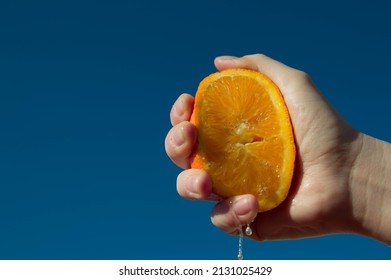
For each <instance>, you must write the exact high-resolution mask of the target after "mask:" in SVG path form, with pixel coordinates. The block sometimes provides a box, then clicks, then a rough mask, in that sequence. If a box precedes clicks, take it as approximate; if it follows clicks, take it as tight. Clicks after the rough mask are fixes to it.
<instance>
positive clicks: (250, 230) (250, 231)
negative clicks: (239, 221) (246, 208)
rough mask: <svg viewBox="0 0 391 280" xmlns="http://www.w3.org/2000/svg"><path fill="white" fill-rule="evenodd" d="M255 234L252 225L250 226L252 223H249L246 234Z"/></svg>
mask: <svg viewBox="0 0 391 280" xmlns="http://www.w3.org/2000/svg"><path fill="white" fill-rule="evenodd" d="M252 234H253V231H252V229H251V227H250V224H247V227H246V235H247V236H250V235H252Z"/></svg>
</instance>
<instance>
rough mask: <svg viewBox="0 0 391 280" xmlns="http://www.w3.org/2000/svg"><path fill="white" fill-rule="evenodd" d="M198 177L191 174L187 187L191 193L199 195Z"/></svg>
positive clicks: (187, 180)
mask: <svg viewBox="0 0 391 280" xmlns="http://www.w3.org/2000/svg"><path fill="white" fill-rule="evenodd" d="M197 185H198V177H197V176H194V175H193V176H190V177H189V178H187V179H186V189H187V191H188V192H189V193H191V194H194V195H197V194H198V187H197Z"/></svg>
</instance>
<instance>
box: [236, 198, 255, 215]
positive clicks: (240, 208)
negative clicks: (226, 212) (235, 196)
mask: <svg viewBox="0 0 391 280" xmlns="http://www.w3.org/2000/svg"><path fill="white" fill-rule="evenodd" d="M250 207H251V205H250V203H249V201H248V198H246V197H244V198H242V199H239V200H238V201H235V202H234V205H233V209H234V211H235V214H236V215H238V216H243V215H246V214H247V213H248V212H249V211H250V210H251V209H250Z"/></svg>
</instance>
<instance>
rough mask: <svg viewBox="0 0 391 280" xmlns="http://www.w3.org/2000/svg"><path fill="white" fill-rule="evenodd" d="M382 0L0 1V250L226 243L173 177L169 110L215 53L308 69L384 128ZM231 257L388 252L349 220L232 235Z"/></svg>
mask: <svg viewBox="0 0 391 280" xmlns="http://www.w3.org/2000/svg"><path fill="white" fill-rule="evenodd" d="M390 12H391V8H390V6H389V4H387V1H359V0H357V1H341V0H337V1H335V0H328V1H323V2H320V1H288V0H286V1H260V0H258V1H237V0H235V1H231V0H225V1H211V0H208V1H201V0H200V1H193V2H190V1H141V0H140V1H136V0H134V1H118V0H117V1H103V0H101V1H25V2H23V1H1V2H0V258H1V259H235V258H236V254H237V246H238V239H237V237H232V236H229V235H226V234H224V233H223V232H221V231H220V230H218V229H217V228H215V227H214V226H213V225H212V224H211V222H210V218H209V214H210V211H211V209H212V206H213V204H212V203H210V202H193V201H185V200H183V199H182V198H180V197H179V195H178V194H177V193H176V188H175V181H176V176H177V174H178V173H179V172H180V169H179V168H177V167H176V166H175V165H174V164H172V162H171V161H170V159H169V158H168V157H167V156H166V154H165V151H164V138H165V135H166V133H167V131H168V130H169V129H170V120H169V111H170V109H171V105H172V103H173V102H174V101H175V99H176V98H177V96H178V95H179V94H181V93H182V92H189V93H194V92H195V90H196V88H197V85H198V83H199V82H200V80H201V79H202V78H203V77H204V76H206V75H207V74H209V73H211V72H214V71H215V69H214V66H213V59H214V57H215V56H218V55H224V54H232V55H238V56H240V55H245V54H250V53H258V52H262V53H265V54H267V55H269V56H271V57H273V58H275V59H277V60H280V61H282V62H284V63H286V64H288V65H291V66H293V67H296V68H299V69H302V70H305V71H306V72H308V73H309V74H310V75H311V76H312V77H313V79H314V80H315V82H316V83H317V85H318V87H319V88H320V89H321V90H322V92H323V93H324V95H325V96H326V97H327V99H328V100H329V101H330V102H331V103H332V104H333V105H334V106H335V108H336V109H337V110H338V111H339V112H340V113H341V114H342V115H343V116H344V117H345V118H346V119H347V120H348V121H349V122H350V123H351V124H352V125H353V126H354V127H356V128H357V129H359V130H361V131H363V132H365V133H367V134H370V135H373V136H376V137H378V138H381V139H383V140H387V141H391V127H390V109H389V107H390V104H391V92H390V76H391V70H390V64H391V52H390V50H391V28H390V27H391V17H390ZM244 255H245V258H247V259H389V258H390V256H391V249H390V248H389V247H387V246H385V245H383V244H381V243H379V242H377V241H374V240H371V239H368V238H365V237H360V236H354V235H334V236H327V237H319V238H312V239H305V240H293V241H278V242H277V241H275V242H262V243H256V242H253V241H250V240H246V241H245V242H244Z"/></svg>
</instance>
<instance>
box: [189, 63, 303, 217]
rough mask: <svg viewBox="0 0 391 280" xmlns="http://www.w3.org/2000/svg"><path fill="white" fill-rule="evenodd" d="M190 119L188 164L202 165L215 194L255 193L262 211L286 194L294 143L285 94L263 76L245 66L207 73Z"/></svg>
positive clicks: (199, 89) (199, 166)
mask: <svg viewBox="0 0 391 280" xmlns="http://www.w3.org/2000/svg"><path fill="white" fill-rule="evenodd" d="M190 122H191V123H192V124H194V125H195V126H196V128H197V131H198V140H197V141H198V142H197V144H196V149H195V152H194V155H193V156H192V159H191V167H192V168H197V169H204V170H206V172H207V173H208V174H209V175H210V177H211V179H212V183H213V192H214V193H216V194H217V195H219V196H221V197H223V198H227V197H231V196H235V195H240V194H253V195H254V196H255V197H256V198H257V200H258V204H259V211H260V212H262V211H267V210H269V209H272V208H274V207H276V206H278V205H279V204H280V203H281V202H282V201H283V200H284V199H285V198H286V196H287V194H288V191H289V188H290V185H291V181H292V177H293V172H294V165H295V164H294V163H295V156H296V148H295V143H294V136H293V131H292V125H291V122H290V118H289V113H288V110H287V107H286V105H285V102H284V99H283V97H282V95H281V93H280V90H279V88H278V87H277V86H276V85H275V84H274V83H273V82H272V81H271V80H270V79H269V78H268V77H267V76H265V75H263V74H262V73H259V72H256V71H253V70H248V69H228V70H224V71H221V72H216V73H214V74H211V75H209V76H208V77H206V78H205V79H204V80H202V82H201V83H200V85H199V87H198V90H197V92H196V95H195V102H194V108H193V113H192V116H191V119H190Z"/></svg>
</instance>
